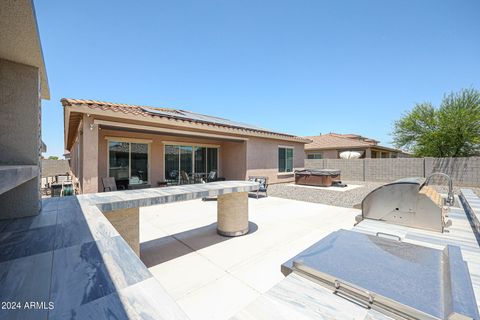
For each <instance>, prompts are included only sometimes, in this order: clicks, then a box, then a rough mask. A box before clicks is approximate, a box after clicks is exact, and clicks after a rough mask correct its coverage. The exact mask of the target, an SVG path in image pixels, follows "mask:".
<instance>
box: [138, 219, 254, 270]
mask: <svg viewBox="0 0 480 320" xmlns="http://www.w3.org/2000/svg"><path fill="white" fill-rule="evenodd" d="M248 225H249V229H250V230H249V231H248V233H247V234H246V235H244V236H247V235H249V234H252V233H254V232H256V231H257V230H258V225H257V224H255V223H253V222H251V221H249V223H248ZM140 232H141V231H140ZM233 238H235V237H225V236H221V235H219V234H218V233H217V223H216V222H215V223H211V224H209V225H206V226H203V227H199V228H196V229H192V230H187V231H184V232H179V233H176V234H172V235H169V236H166V237H162V238H158V239H153V240H149V241H145V242H143V243H141V244H140V259H141V260H142V261H143V263H144V264H145V265H146V266H147V267H148V268H150V267H153V266H156V265H158V264H161V263H164V262H167V261H170V260H173V259H176V258H179V257H181V256H184V255H186V254H189V253H191V252H194V251H198V250H201V249H203V248H207V247H209V246H212V245H215V244H218V243H221V242H224V241H228V240H230V239H233Z"/></svg>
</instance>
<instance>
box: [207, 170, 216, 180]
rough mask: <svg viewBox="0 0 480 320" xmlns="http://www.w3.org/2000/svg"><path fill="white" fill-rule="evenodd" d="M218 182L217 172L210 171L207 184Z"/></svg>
mask: <svg viewBox="0 0 480 320" xmlns="http://www.w3.org/2000/svg"><path fill="white" fill-rule="evenodd" d="M213 181H217V171H210V173H209V174H208V176H207V182H213Z"/></svg>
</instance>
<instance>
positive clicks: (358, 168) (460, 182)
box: [305, 157, 480, 187]
mask: <svg viewBox="0 0 480 320" xmlns="http://www.w3.org/2000/svg"><path fill="white" fill-rule="evenodd" d="M305 168H306V169H340V170H341V171H342V179H343V180H354V181H393V180H397V179H401V178H405V177H428V176H429V175H430V174H431V173H432V172H443V173H446V174H448V175H449V176H450V177H452V179H453V183H454V184H455V185H457V186H468V187H480V157H470V158H396V159H349V160H343V159H305ZM433 182H434V183H435V182H437V183H442V180H441V178H435V179H434V180H433Z"/></svg>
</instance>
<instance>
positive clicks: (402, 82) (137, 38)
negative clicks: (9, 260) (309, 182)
mask: <svg viewBox="0 0 480 320" xmlns="http://www.w3.org/2000/svg"><path fill="white" fill-rule="evenodd" d="M34 2H35V7H36V12H37V19H38V25H39V29H40V36H41V40H42V46H43V52H44V56H45V63H46V67H47V73H48V78H49V84H50V89H51V96H52V98H51V100H50V101H44V102H43V111H42V117H43V118H42V122H43V123H42V130H43V131H42V134H43V140H44V141H45V142H46V143H47V145H48V152H47V155H61V154H62V153H63V118H62V117H63V112H62V107H61V104H60V101H59V100H60V99H61V98H62V97H70V98H81V99H96V100H104V101H113V102H120V103H129V104H142V105H151V106H157V107H171V108H181V109H185V110H191V111H195V112H200V113H204V114H211V115H215V116H221V117H225V118H228V119H232V120H237V121H241V122H247V123H251V124H255V125H259V126H262V127H265V128H268V129H272V130H276V131H281V132H287V133H292V134H296V135H315V134H319V133H328V132H339V133H359V134H362V135H366V136H369V137H372V138H375V139H378V140H381V141H382V144H384V145H389V142H390V141H391V139H392V138H391V136H390V133H391V131H392V123H393V121H394V120H395V119H398V118H399V117H400V116H401V115H402V113H404V112H405V111H407V110H409V109H411V108H412V107H413V106H414V105H415V103H418V102H424V101H429V102H432V103H434V104H438V103H439V102H440V101H441V99H442V97H443V95H444V93H448V92H451V91H456V90H459V89H461V88H470V87H474V88H477V89H480V62H479V61H480V60H479V55H480V41H479V40H480V19H478V12H480V1H477V0H471V1H467V0H462V1H453V0H450V1H433V0H432V1H414V0H410V1H404V0H398V1H384V0H375V1H369V0H368V1H328V2H327V1H319V0H311V1H302V0H291V1H283V0H274V1H269V0H262V1H234V0H216V1H210V0H202V1H197V0H195V1H194V0H192V1H183V0H177V1H174V0H172V1H158V0H157V1H153V0H152V1H119V0H117V1H106V0H102V1H93V0H82V1H65V0H48V1H44V0H43V1H40V0H35V1H34Z"/></svg>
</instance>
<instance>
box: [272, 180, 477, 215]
mask: <svg viewBox="0 0 480 320" xmlns="http://www.w3.org/2000/svg"><path fill="white" fill-rule="evenodd" d="M343 182H344V183H346V184H347V185H360V186H361V187H359V188H356V189H352V190H348V191H334V190H332V191H330V190H325V189H316V188H306V187H301V186H295V185H293V184H273V185H270V186H269V187H268V195H269V196H273V197H279V198H285V199H292V200H299V201H306V202H315V203H323V204H328V205H332V206H337V207H346V208H352V207H353V206H354V205H356V204H359V203H361V202H362V200H363V198H364V197H365V196H366V195H367V194H368V193H369V192H370V191H372V190H373V189H375V188H377V187H379V186H381V185H383V184H385V183H384V182H365V181H343ZM433 187H434V188H435V189H436V190H437V191H438V192H440V193H447V190H448V188H447V187H446V186H433ZM332 188H333V187H332ZM469 189H472V190H474V191H475V192H476V193H477V195H479V196H480V188H469ZM454 191H455V194H457V195H458V193H459V191H460V187H455V186H454Z"/></svg>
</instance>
